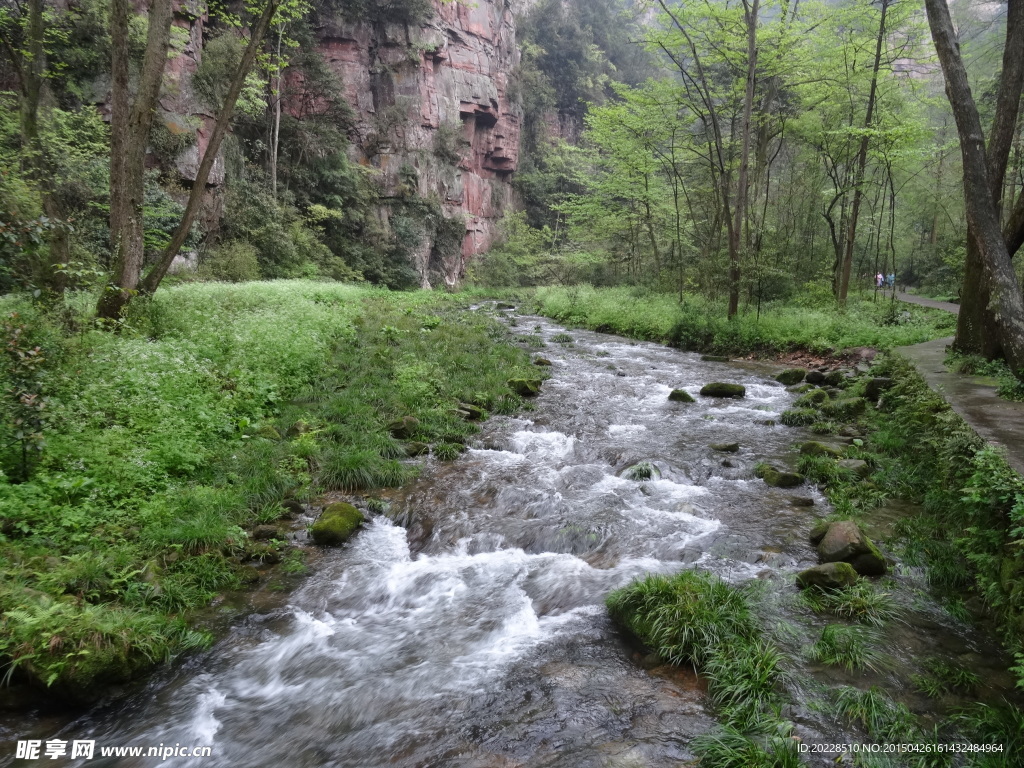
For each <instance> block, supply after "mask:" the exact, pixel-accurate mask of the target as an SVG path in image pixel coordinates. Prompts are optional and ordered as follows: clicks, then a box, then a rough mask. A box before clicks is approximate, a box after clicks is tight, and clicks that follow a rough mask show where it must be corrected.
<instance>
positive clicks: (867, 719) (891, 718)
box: [834, 686, 917, 743]
mask: <svg viewBox="0 0 1024 768" xmlns="http://www.w3.org/2000/svg"><path fill="white" fill-rule="evenodd" d="M834 698H835V704H836V711H837V713H838V714H839V716H840V717H841V718H842V719H843V720H846V721H847V722H850V723H855V724H857V725H859V726H860V727H861V728H863V729H864V730H865V731H866V732H867V734H868V736H870V737H871V738H873V739H876V740H877V741H880V742H886V741H893V742H904V743H906V742H909V741H912V740H913V737H914V736H915V734H916V733H917V727H916V725H915V722H914V716H913V715H912V714H911V713H910V711H909V710H908V709H907V708H906V707H905V706H904V705H903V704H896V703H895V702H893V701H892V699H890V698H889V697H888V696H887V695H886V694H885V693H884V692H882V691H881V690H880V689H879V688H877V687H875V686H872V687H871V688H868V690H866V691H861V690H858V689H857V688H852V687H849V686H844V687H841V688H839V689H838V690H837V691H836V692H835V694H834Z"/></svg>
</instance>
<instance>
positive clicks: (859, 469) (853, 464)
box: [838, 459, 871, 478]
mask: <svg viewBox="0 0 1024 768" xmlns="http://www.w3.org/2000/svg"><path fill="white" fill-rule="evenodd" d="M838 464H839V466H840V467H842V468H843V469H848V470H850V471H851V472H853V473H854V474H855V475H857V476H858V477H862V478H863V477H867V476H868V475H870V474H871V465H869V464H868V463H867V462H866V461H864V460H863V459H843V460H842V461H840V462H838Z"/></svg>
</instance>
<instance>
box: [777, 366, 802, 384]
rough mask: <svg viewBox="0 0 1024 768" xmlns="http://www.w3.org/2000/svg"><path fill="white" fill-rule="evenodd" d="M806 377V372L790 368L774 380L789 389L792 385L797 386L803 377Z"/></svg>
mask: <svg viewBox="0 0 1024 768" xmlns="http://www.w3.org/2000/svg"><path fill="white" fill-rule="evenodd" d="M806 375H807V371H806V370H804V369H803V368H790V369H788V370H785V371H783V372H782V373H780V374H779V375H778V376H776V377H775V380H776V381H777V382H779V383H780V384H785V385H786V386H787V387H791V386H793V385H794V384H799V383H800V382H801V381H803V380H804V376H806Z"/></svg>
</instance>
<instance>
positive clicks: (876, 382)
mask: <svg viewBox="0 0 1024 768" xmlns="http://www.w3.org/2000/svg"><path fill="white" fill-rule="evenodd" d="M893 383H894V382H893V380H892V379H889V378H886V377H884V376H878V377H876V378H873V379H871V380H870V381H869V382H868V384H867V386H866V387H864V397H866V398H867V399H868V400H870V401H871V402H873V403H877V402H878V398H880V397H881V396H882V393H883V392H884V391H885V390H887V389H889V387H891V386H892V385H893Z"/></svg>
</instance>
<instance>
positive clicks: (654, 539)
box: [0, 318, 838, 768]
mask: <svg viewBox="0 0 1024 768" xmlns="http://www.w3.org/2000/svg"><path fill="white" fill-rule="evenodd" d="M518 323H519V325H518V327H517V329H516V330H517V332H520V333H531V332H535V333H536V336H537V337H540V338H544V339H546V340H548V343H547V344H546V346H545V347H543V349H542V350H541V353H542V354H543V355H544V356H546V357H548V358H549V359H551V360H552V361H553V363H554V365H553V367H552V369H551V370H552V378H551V379H550V380H549V381H548V382H546V383H545V385H544V388H543V394H542V395H541V396H540V397H539V398H538V399H537V401H536V409H535V410H533V411H531V412H526V413H523V414H521V415H519V416H517V417H498V418H494V419H491V420H490V421H488V422H487V423H486V424H485V425H484V428H483V431H482V432H481V434H480V435H479V436H478V440H477V442H476V444H475V445H476V447H474V448H473V449H472V450H470V451H469V452H468V453H467V454H465V455H464V456H463V457H461V458H460V459H459V460H457V461H455V462H451V463H448V464H440V463H435V462H434V461H433V460H432V459H428V460H427V463H426V465H425V468H424V471H423V474H422V477H421V478H420V479H419V480H417V481H416V482H413V483H411V484H409V485H408V486H407V487H405V488H403V489H401V490H400V491H396V492H393V493H390V494H388V495H387V498H388V499H389V501H390V511H389V514H388V516H378V517H376V518H374V519H373V520H372V521H371V522H369V523H368V524H367V525H366V526H365V527H364V528H363V530H362V531H361V532H360V533H359V534H358V535H357V536H356V537H355V538H354V539H353V540H352V541H351V542H350V543H349V544H348V545H347V546H345V547H344V548H342V549H340V550H336V551H332V552H330V553H329V554H327V555H326V556H325V557H323V558H322V559H321V560H320V561H319V562H318V565H317V567H316V570H315V572H314V573H313V574H312V575H311V576H310V577H309V578H308V580H307V581H306V582H305V584H304V586H302V587H301V588H300V589H298V590H297V591H296V592H294V593H293V594H292V595H291V596H290V598H289V601H288V603H287V605H286V606H285V607H283V608H277V609H274V610H271V611H269V612H266V613H263V614H257V615H253V616H251V617H249V618H248V619H247V620H246V621H244V622H243V623H242V624H241V625H240V626H238V627H236V628H235V629H234V630H233V631H232V632H231V633H230V635H229V636H228V637H226V638H225V639H224V640H223V641H221V642H220V643H219V644H218V645H217V646H216V647H215V648H214V649H212V650H211V651H210V652H208V653H206V654H203V655H202V656H200V657H197V658H195V659H192V660H191V661H190V662H189V663H188V664H187V665H185V666H184V667H183V668H181V669H179V670H176V671H175V672H173V673H170V674H169V675H168V676H166V677H165V678H164V679H160V680H157V681H154V682H153V683H152V684H150V685H149V686H148V687H147V688H146V689H145V690H144V691H142V692H141V693H139V694H137V695H135V696H133V697H132V698H130V699H128V700H127V701H122V702H120V703H117V704H115V705H113V706H110V707H108V708H105V709H99V710H97V711H95V712H93V713H90V714H89V715H87V716H85V717H83V718H81V719H80V720H78V721H77V722H75V723H73V724H71V725H69V726H67V727H65V728H63V729H62V730H61V731H60V734H59V737H60V738H63V739H95V740H96V742H97V744H98V745H106V746H118V745H142V746H147V747H148V746H156V745H158V744H164V745H174V744H181V745H188V746H193V745H210V746H211V747H212V748H213V756H212V757H210V758H206V759H204V760H201V761H189V760H184V759H175V758H171V759H168V760H166V762H165V764H166V765H169V766H170V765H184V764H186V763H189V764H201V765H203V766H207V767H208V768H214V767H215V766H224V767H227V766H232V768H233V767H234V766H247V767H253V768H256V767H259V766H268V767H269V766H296V767H299V766H353V767H359V768H362V767H364V766H365V767H370V766H408V767H412V766H424V767H425V766H467V767H469V766H480V767H483V766H488V767H492V766H493V767H499V766H565V767H566V768H569V767H572V768H582V767H585V766H649V767H650V768H654V767H655V766H678V765H680V764H681V763H685V762H686V761H687V760H689V759H691V758H692V756H693V755H692V752H691V749H690V746H689V744H690V742H691V740H692V738H693V737H694V736H695V735H697V734H700V733H704V732H706V731H708V730H710V729H711V728H713V727H714V719H713V718H712V716H711V715H710V714H709V711H708V709H707V707H706V704H705V702H704V696H703V693H702V689H701V686H700V684H699V682H698V681H697V680H696V679H695V678H694V676H693V675H692V673H690V672H688V671H686V670H672V669H669V668H665V667H660V668H656V669H653V670H650V671H645V669H644V668H643V666H644V665H642V664H638V663H637V661H638V657H639V654H638V652H637V651H636V649H633V648H631V647H630V646H629V645H628V644H627V643H626V641H625V640H624V638H623V637H622V636H621V635H620V633H619V632H617V631H616V629H615V627H614V626H613V625H612V624H611V622H610V621H609V620H608V618H607V615H606V612H605V610H604V607H603V601H604V598H605V596H606V595H607V594H608V592H609V591H610V590H612V589H614V588H616V587H619V586H622V585H624V584H627V583H628V582H629V581H630V580H632V579H634V578H636V577H638V576H640V575H642V574H645V573H648V572H662V573H671V572H675V571H677V570H679V569H680V568H683V567H695V566H696V567H700V568H705V569H709V570H712V571H714V572H716V573H718V574H720V575H721V576H722V577H723V578H725V579H727V580H731V581H742V580H747V579H750V578H754V577H758V576H761V577H769V579H770V578H775V579H776V580H777V581H778V583H779V584H784V583H785V584H789V583H791V578H792V577H791V573H792V572H793V571H795V570H797V569H798V568H801V567H808V566H809V565H811V564H813V563H814V562H815V560H814V553H813V550H812V548H811V547H810V546H809V544H807V542H806V532H807V530H808V529H809V528H810V527H811V526H812V525H813V523H814V521H815V519H816V517H817V516H818V515H823V514H825V511H826V510H825V509H824V507H823V506H822V504H821V500H820V498H819V499H818V505H817V506H816V507H815V508H813V509H808V508H806V507H795V506H793V505H792V504H791V503H790V498H791V497H792V496H794V495H799V496H813V495H815V493H814V492H813V491H812V490H810V489H808V488H802V489H797V490H796V491H782V490H777V489H772V488H768V487H766V486H765V485H764V484H763V483H762V482H761V481H758V480H754V479H753V474H752V469H753V466H754V464H755V463H756V462H758V461H761V460H776V461H778V460H782V458H783V457H784V456H785V454H786V453H787V452H788V451H789V447H790V445H791V443H792V442H793V440H794V439H795V437H796V435H795V434H794V432H793V431H792V430H788V429H786V428H784V427H775V426H772V422H773V421H774V420H776V419H777V418H778V416H779V414H780V413H781V411H782V410H783V409H785V408H786V407H787V405H788V404H789V403H790V401H791V400H792V398H793V396H792V395H790V394H789V393H787V392H786V391H785V389H784V388H783V387H782V386H781V385H779V384H777V383H776V382H774V381H773V380H772V379H771V378H770V377H769V369H767V368H763V367H760V366H758V365H756V364H749V365H742V364H720V363H708V362H701V361H700V360H699V359H698V357H697V356H696V355H692V354H685V353H681V352H678V351H674V350H670V349H667V348H664V347H659V346H656V345H652V344H643V343H634V342H630V341H627V340H624V339H619V338H616V337H611V336H606V335H602V334H597V333H589V332H583V331H573V332H572V336H573V339H574V343H573V344H571V345H567V344H559V343H552V342H551V341H550V340H551V338H552V337H553V336H555V335H556V334H559V333H563V332H564V330H563V329H561V328H558V327H556V326H554V325H552V324H550V323H548V322H546V321H544V320H540V319H537V318H519V320H518ZM535 324H536V328H537V329H538V330H537V331H534V326H535ZM719 380H725V381H735V382H739V383H742V384H745V385H746V387H747V396H746V398H745V399H744V400H741V401H732V400H728V401H720V400H712V399H710V398H700V397H698V402H697V403H696V404H681V403H674V402H670V401H668V399H667V395H668V393H669V391H670V390H671V389H673V388H684V389H687V390H688V391H689V392H691V393H692V394H694V395H696V394H697V392H698V390H699V388H700V387H701V385H703V384H704V383H706V382H708V381H719ZM720 442H739V443H740V446H741V447H740V450H739V452H738V453H736V454H723V453H719V452H716V451H714V450H712V449H711V448H710V447H709V445H710V443H720ZM640 461H648V462H650V463H652V464H653V465H654V466H655V467H656V469H657V472H656V477H655V478H652V479H650V480H646V481H638V480H632V479H628V478H627V477H625V476H624V474H623V470H625V469H626V468H628V467H630V466H631V465H633V464H635V463H637V462H640ZM393 521H397V522H398V523H401V525H399V524H397V523H396V522H393ZM782 589H783V588H782V587H781V586H780V587H779V588H778V589H777V590H776V591H780V590H782ZM789 714H790V716H791V717H794V719H795V720H796V721H797V725H798V731H799V732H800V733H801V734H802V735H803V736H804V737H806V738H824V737H825V736H826V735H830V736H837V735H838V734H836V732H835V728H836V726H835V725H834V724H830V722H829V721H828V718H827V717H825V716H822V715H810V714H808V713H806V712H804V713H803V715H802V716H797V715H800V713H796V715H794V713H789ZM817 720H822V721H823V722H817ZM44 738H45V737H44ZM3 759H4V758H3V757H0V762H3ZM47 762H49V761H47ZM80 762H81V764H82V765H97V766H98V765H117V766H135V765H140V766H141V765H154V764H155V761H154V759H153V758H149V759H145V758H135V759H133V758H119V759H113V758H108V759H100V758H99V757H98V756H97V758H96V759H93V760H90V761H80ZM68 763H69V761H61V764H62V765H66V764H68ZM25 764H27V763H25Z"/></svg>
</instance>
